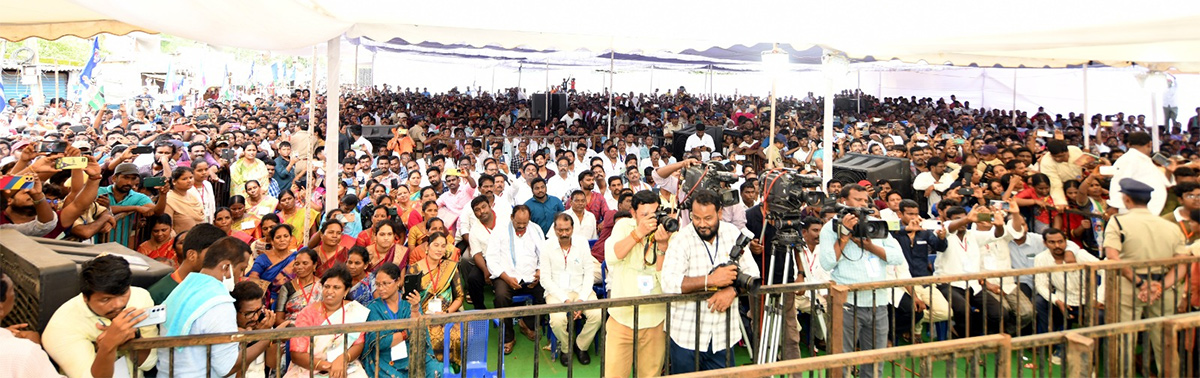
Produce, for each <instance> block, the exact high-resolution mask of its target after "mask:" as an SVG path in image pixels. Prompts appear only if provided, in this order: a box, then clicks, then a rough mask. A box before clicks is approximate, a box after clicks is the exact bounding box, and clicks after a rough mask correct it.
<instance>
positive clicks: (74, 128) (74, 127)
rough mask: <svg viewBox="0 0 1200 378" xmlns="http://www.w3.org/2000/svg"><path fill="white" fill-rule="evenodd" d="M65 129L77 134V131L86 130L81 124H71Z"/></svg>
mask: <svg viewBox="0 0 1200 378" xmlns="http://www.w3.org/2000/svg"><path fill="white" fill-rule="evenodd" d="M67 129H68V130H71V132H73V133H76V134H79V133H82V132H84V131H87V126H82V125H81V126H71V127H69V128H67Z"/></svg>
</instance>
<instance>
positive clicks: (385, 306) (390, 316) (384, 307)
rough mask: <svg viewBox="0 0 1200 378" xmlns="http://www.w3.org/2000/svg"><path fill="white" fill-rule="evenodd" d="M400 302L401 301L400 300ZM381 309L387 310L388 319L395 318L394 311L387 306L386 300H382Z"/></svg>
mask: <svg viewBox="0 0 1200 378" xmlns="http://www.w3.org/2000/svg"><path fill="white" fill-rule="evenodd" d="M402 302H403V301H402ZM397 306H399V305H397ZM383 309H384V310H387V315H388V319H390V320H396V318H397V316H396V312H395V311H392V308H391V307H390V306H388V304H387V302H384V303H383Z"/></svg>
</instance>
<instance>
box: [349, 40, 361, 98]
mask: <svg viewBox="0 0 1200 378" xmlns="http://www.w3.org/2000/svg"><path fill="white" fill-rule="evenodd" d="M361 45H362V40H361V39H360V40H359V44H357V45H354V76H352V77H351V79H350V85H351V88H354V89H356V90H357V89H358V48H359V46H361Z"/></svg>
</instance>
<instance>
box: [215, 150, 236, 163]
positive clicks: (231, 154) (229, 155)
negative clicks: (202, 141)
mask: <svg viewBox="0 0 1200 378" xmlns="http://www.w3.org/2000/svg"><path fill="white" fill-rule="evenodd" d="M219 155H220V156H221V158H222V159H225V160H229V161H233V158H235V157H236V156H235V155H237V151H234V150H233V149H231V148H226V149H223V150H221V152H220V153H219Z"/></svg>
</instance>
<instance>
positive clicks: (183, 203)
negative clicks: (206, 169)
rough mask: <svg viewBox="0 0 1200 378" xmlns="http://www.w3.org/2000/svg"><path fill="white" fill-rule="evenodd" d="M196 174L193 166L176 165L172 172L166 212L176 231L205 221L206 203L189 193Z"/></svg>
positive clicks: (187, 228) (188, 228)
mask: <svg viewBox="0 0 1200 378" xmlns="http://www.w3.org/2000/svg"><path fill="white" fill-rule="evenodd" d="M194 181H195V175H193V174H192V168H191V167H176V168H175V171H173V172H171V182H170V186H171V190H168V191H167V208H166V214H168V215H170V216H171V220H172V228H174V229H175V232H182V231H184V230H190V229H192V227H195V226H196V225H197V224H199V223H203V222H204V205H202V204H201V203H200V198H199V197H196V196H194V195H192V194H191V193H188V190H189V189H192V188H193V185H192V183H193V182H194Z"/></svg>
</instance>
